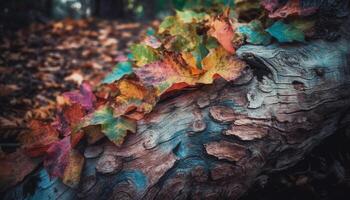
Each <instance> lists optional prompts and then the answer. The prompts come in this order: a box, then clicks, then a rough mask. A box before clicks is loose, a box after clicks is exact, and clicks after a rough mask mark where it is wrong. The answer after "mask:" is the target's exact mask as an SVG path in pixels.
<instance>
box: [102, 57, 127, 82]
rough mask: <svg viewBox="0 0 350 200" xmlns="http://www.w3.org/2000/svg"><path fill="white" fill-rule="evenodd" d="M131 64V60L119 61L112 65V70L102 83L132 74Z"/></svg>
mask: <svg viewBox="0 0 350 200" xmlns="http://www.w3.org/2000/svg"><path fill="white" fill-rule="evenodd" d="M132 73H133V71H132V64H131V62H128V61H127V62H120V63H118V64H117V66H115V67H114V69H113V71H112V72H111V73H109V74H108V75H107V76H106V77H105V78H104V79H103V81H102V83H113V82H114V81H118V80H119V79H121V78H122V77H123V76H125V75H129V74H132Z"/></svg>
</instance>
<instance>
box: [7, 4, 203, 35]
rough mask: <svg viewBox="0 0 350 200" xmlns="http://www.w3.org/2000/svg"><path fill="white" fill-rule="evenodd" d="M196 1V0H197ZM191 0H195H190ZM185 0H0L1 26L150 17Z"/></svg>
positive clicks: (166, 10) (145, 18)
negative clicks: (51, 21)
mask: <svg viewBox="0 0 350 200" xmlns="http://www.w3.org/2000/svg"><path fill="white" fill-rule="evenodd" d="M197 1H198V0H197ZM193 2H195V1H193ZM185 3H186V1H185V0H35V1H33V0H11V1H1V2H0V8H1V11H0V20H1V21H0V24H1V27H0V28H1V30H2V31H3V30H4V29H5V28H6V29H11V30H13V29H18V28H21V27H23V26H26V25H28V24H30V23H33V22H44V23H45V22H48V21H50V20H60V19H64V18H73V19H81V18H88V17H98V18H102V19H118V20H120V19H123V20H128V21H130V20H142V21H146V20H151V19H155V18H161V17H163V16H166V15H168V14H169V13H170V12H171V8H177V9H179V8H181V7H183V6H184V5H185Z"/></svg>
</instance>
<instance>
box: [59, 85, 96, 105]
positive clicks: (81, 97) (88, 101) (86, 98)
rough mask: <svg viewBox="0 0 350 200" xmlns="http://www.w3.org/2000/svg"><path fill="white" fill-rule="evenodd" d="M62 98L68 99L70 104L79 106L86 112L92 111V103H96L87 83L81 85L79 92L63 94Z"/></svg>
mask: <svg viewBox="0 0 350 200" xmlns="http://www.w3.org/2000/svg"><path fill="white" fill-rule="evenodd" d="M63 96H64V97H66V98H67V99H69V101H70V102H71V103H77V104H80V105H81V106H82V107H83V108H84V109H85V110H87V111H91V110H92V109H93V106H94V102H95V101H96V97H95V95H94V94H93V92H92V89H91V86H90V85H89V84H88V83H83V84H82V85H81V86H80V90H79V91H77V90H76V91H72V92H65V93H64V94H63Z"/></svg>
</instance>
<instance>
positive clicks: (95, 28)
mask: <svg viewBox="0 0 350 200" xmlns="http://www.w3.org/2000/svg"><path fill="white" fill-rule="evenodd" d="M156 23H157V22H153V23H148V24H147V23H146V24H141V23H136V22H118V21H105V20H96V19H88V20H64V21H58V22H53V23H50V24H33V25H31V26H29V27H27V28H24V29H21V30H19V31H16V32H10V31H8V32H5V34H4V35H3V36H1V39H0V52H1V53H0V146H1V149H2V150H3V151H5V152H6V151H13V149H15V148H16V147H17V146H18V143H17V142H16V137H17V136H18V134H20V133H22V132H24V131H26V124H27V122H28V121H29V120H31V119H33V118H35V119H43V120H47V119H52V117H53V116H54V114H55V112H54V111H55V108H56V102H59V101H60V100H62V99H61V98H62V97H61V94H62V93H63V92H65V91H69V90H72V89H76V88H77V87H78V85H79V84H80V83H81V82H82V81H88V82H90V83H91V84H92V85H96V84H98V83H99V81H100V80H101V79H102V78H103V76H104V75H105V74H106V73H108V72H109V71H111V69H112V67H113V66H114V65H115V64H116V63H117V61H118V59H119V58H120V57H122V56H123V55H125V54H127V53H128V52H127V50H126V49H127V47H128V45H129V44H131V43H133V42H136V41H138V40H139V39H140V37H141V35H143V34H144V33H145V32H146V30H147V28H148V27H150V26H152V25H155V24H156ZM349 132H350V131H349V130H348V132H346V130H344V131H341V132H339V133H338V134H336V135H334V136H332V137H330V138H329V139H327V140H326V141H325V142H324V143H323V144H321V145H320V146H319V147H317V148H316V149H315V150H314V151H313V152H311V153H310V154H309V155H308V156H307V157H306V158H305V159H304V160H303V161H301V162H300V163H299V164H298V165H297V166H295V167H293V168H292V169H288V170H285V171H282V172H278V173H276V174H270V175H261V176H260V177H259V181H258V182H257V183H256V184H255V185H254V186H253V187H252V188H251V190H250V191H249V192H248V193H247V195H246V196H244V197H242V200H253V199H259V200H265V199H266V200H267V199H282V198H283V199H286V200H294V199H308V200H310V199H324V200H326V199H327V200H328V199H329V200H330V199H348V198H349V196H350V152H349V148H348V147H349V145H350V133H349ZM1 149H0V153H1Z"/></svg>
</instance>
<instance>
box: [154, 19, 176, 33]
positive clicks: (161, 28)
mask: <svg viewBox="0 0 350 200" xmlns="http://www.w3.org/2000/svg"><path fill="white" fill-rule="evenodd" d="M175 23H176V17H175V16H168V17H166V18H165V19H164V20H163V21H162V23H161V24H160V25H159V28H158V33H164V32H165V31H166V30H167V29H169V28H170V27H172V26H174V24H175Z"/></svg>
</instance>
